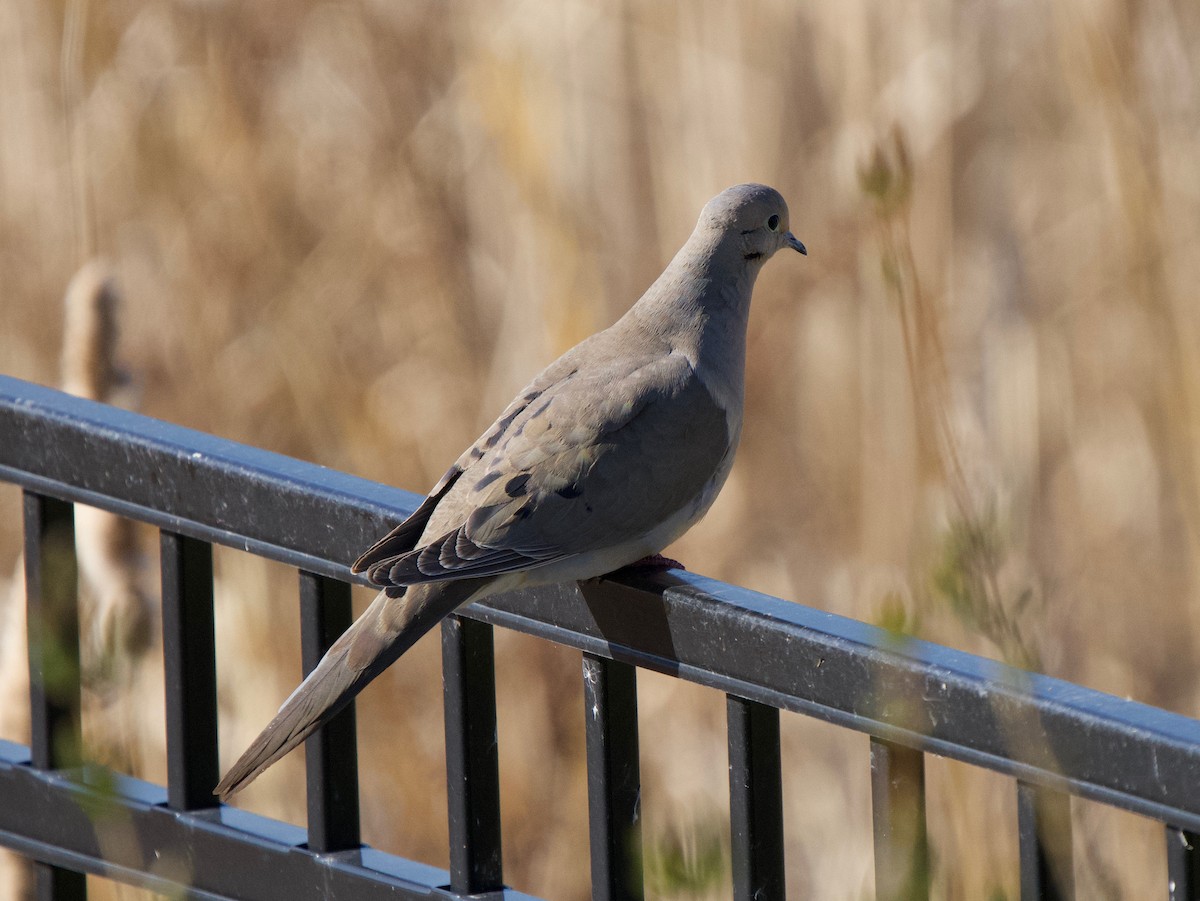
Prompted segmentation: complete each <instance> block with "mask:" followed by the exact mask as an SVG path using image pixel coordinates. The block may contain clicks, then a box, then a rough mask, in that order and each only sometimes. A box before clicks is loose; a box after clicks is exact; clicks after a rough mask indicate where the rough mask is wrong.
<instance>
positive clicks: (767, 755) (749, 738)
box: [726, 695, 784, 901]
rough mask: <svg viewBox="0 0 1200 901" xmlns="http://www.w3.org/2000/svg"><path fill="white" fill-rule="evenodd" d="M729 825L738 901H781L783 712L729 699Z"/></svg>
mask: <svg viewBox="0 0 1200 901" xmlns="http://www.w3.org/2000/svg"><path fill="white" fill-rule="evenodd" d="M726 714H727V717H728V721H729V821H730V845H731V848H730V850H731V856H732V864H733V898H734V901H776V899H778V901H782V899H783V898H784V867H783V777H782V774H781V771H780V752H779V711H778V710H777V709H776V708H774V707H768V706H766V705H764V704H759V703H756V702H755V701H747V700H744V699H743V698H738V697H734V696H733V695H729V696H727V698H726Z"/></svg>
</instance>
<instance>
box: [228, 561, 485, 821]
mask: <svg viewBox="0 0 1200 901" xmlns="http://www.w3.org/2000/svg"><path fill="white" fill-rule="evenodd" d="M489 581H490V580H487V579H464V580H463V581H460V582H438V583H435V584H430V585H418V586H415V587H413V588H409V589H408V591H407V592H405V594H404V595H402V596H401V597H397V598H393V597H388V596H387V593H386V592H381V593H380V595H379V596H378V597H377V598H375V600H374V601H373V602H372V603H371V606H370V607H368V608H367V610H366V612H365V613H363V615H362V616H360V617H359V618H358V619H357V620H355V622H354V624H353V625H352V626H350V628H349V629H347V630H346V631H345V632H344V633H343V634H342V637H341V638H339V639H338V640H337V641H336V642H334V643H333V646H332V647H331V648H330V649H329V650H328V651H326V653H325V656H324V657H322V658H321V662H320V663H319V664H317V667H316V669H314V670H313V671H312V672H311V673H309V675H308V678H306V679H305V680H304V681H303V682H302V683H300V687H299V688H297V689H296V690H295V691H294V692H292V694H291V696H290V697H289V698H288V699H287V700H286V701H284V702H283V706H282V707H280V708H279V712H278V713H277V714H275V718H274V719H272V720H271V722H270V723H269V724H267V728H265V729H263V731H262V732H261V733H260V734H259V736H258V738H256V739H255V740H254V741H253V742H252V743H251V745H250V747H249V748H247V749H246V751H245V753H244V754H242V756H241V757H240V758H239V759H238V762H237V763H235V764H234V765H233V766H232V767H231V768H230V770H229V772H228V773H226V774H225V778H224V779H222V780H221V782H220V784H219V785H218V786H217V787H216V789H214V791H213V794H215V795H218V796H220V798H221V800H222V801H228V800H229V799H230V798H231V797H233V796H234V795H235V794H237V793H238V792H239V791H241V790H242V789H243V788H245V787H246V786H247V785H249V784H250V783H251V782H253V781H254V780H255V779H256V778H257V777H258V775H259V773H261V772H262V771H263V770H265V769H266V768H267V767H269V766H270V765H271V764H273V763H274V762H275V761H276V760H279V758H281V757H283V755H285V754H287V753H288V752H289V751H291V750H292V749H293V748H295V747H296V746H297V745H299V744H300V743H301V742H302V741H304V739H306V738H308V736H310V735H311V734H312V733H313V732H315V731H316V730H317V729H318V728H319V727H321V726H323V725H324V724H325V723H327V722H328V721H329V720H330V719H331V718H332V717H333V716H334V714H336V713H337V712H338V711H340V710H341V709H342V708H343V707H345V706H346V705H347V704H348V703H350V701H351V700H352V699H353V698H354V696H355V695H357V694H358V693H359V692H360V691H362V690H363V688H365V687H366V685H367V683H368V682H370V681H371V680H372V679H374V678H375V677H376V676H378V675H379V674H380V673H381V672H383V671H384V670H385V669H387V668H388V667H389V666H391V664H392V663H393V662H395V660H396V659H397V658H398V657H399V656H400V655H401V654H403V653H404V652H405V651H407V650H408V649H409V648H410V647H412V646H413V644H415V643H416V641H417V639H418V638H420V637H421V636H422V635H424V634H425V633H426V632H428V631H429V630H430V629H432V628H433V627H434V626H435V625H437V623H438V622H439V621H441V619H442V618H443V617H445V616H448V615H449V614H450V613H452V612H453V611H454V610H455V609H456V608H458V607H459V606H461V605H463V604H465V603H466V602H467V601H469V600H472V599H473V598H474V597H475V596H476V595H478V594H481V593H482V592H481V589H483V588H484V587H486V585H487V584H488V582H489Z"/></svg>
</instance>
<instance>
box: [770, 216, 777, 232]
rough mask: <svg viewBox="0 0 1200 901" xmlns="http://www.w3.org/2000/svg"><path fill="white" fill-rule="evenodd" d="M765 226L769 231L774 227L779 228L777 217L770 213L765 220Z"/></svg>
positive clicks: (773, 229)
mask: <svg viewBox="0 0 1200 901" xmlns="http://www.w3.org/2000/svg"><path fill="white" fill-rule="evenodd" d="M767 228H769V229H770V230H771V231H775V229H777V228H779V217H778V216H775V215H772V216H771V218H770V219H768V220H767Z"/></svg>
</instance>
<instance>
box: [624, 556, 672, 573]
mask: <svg viewBox="0 0 1200 901" xmlns="http://www.w3.org/2000/svg"><path fill="white" fill-rule="evenodd" d="M623 568H624V569H639V570H643V571H645V570H651V571H655V572H666V571H668V570H672V569H682V570H683V571H684V572H687V567H686V566H684V565H683V564H682V563H680V562H679V561H678V560H672V559H671V558H670V557H664V556H663V555H662V554H651V555H650V556H649V557H643V558H642V559H641V560H635V561H633V562H632V563H630V564H629V565H628V566H626V567H623Z"/></svg>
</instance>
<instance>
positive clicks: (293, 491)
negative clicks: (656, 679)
mask: <svg viewBox="0 0 1200 901" xmlns="http://www.w3.org/2000/svg"><path fill="white" fill-rule="evenodd" d="M0 479H3V480H6V481H10V482H13V483H15V484H17V485H19V486H21V487H22V488H23V489H24V491H25V505H24V511H25V512H24V515H25V528H26V545H25V562H26V578H27V591H28V604H29V614H30V615H29V622H30V628H31V643H30V647H31V652H30V673H31V704H32V710H31V712H32V722H33V727H32V744H31V746H30V747H28V748H26V747H24V746H21V745H16V744H13V743H11V742H2V741H0V845H6V846H8V847H10V848H13V849H15V850H17V851H18V852H20V853H22V854H24V855H27V856H28V857H30V858H33V859H34V860H35V861H38V862H39V863H38V867H39V873H38V878H39V886H40V888H39V891H40V892H42V893H43V894H42V897H47V898H50V897H53V898H79V897H83V894H84V883H83V880H82V877H81V876H80V875H79V874H81V873H97V874H102V875H105V876H108V877H111V878H114V879H118V880H123V881H126V882H129V883H134V884H138V885H143V886H146V887H149V888H151V889H154V890H157V891H162V892H166V893H175V894H178V893H179V892H180V891H184V892H185V893H187V894H189V895H190V896H193V897H197V898H287V899H288V901H297V899H305V898H355V899H358V898H376V897H379V898H383V897H388V898H397V897H399V898H412V899H416V898H427V897H430V896H431V895H433V896H435V897H454V896H462V895H470V894H481V893H486V892H492V893H496V894H495V895H494V897H507V898H520V897H524V896H522V895H520V894H519V893H517V892H515V891H513V890H511V889H507V888H504V886H503V873H502V868H501V833H500V815H499V812H500V811H499V807H500V800H499V798H500V792H499V773H498V770H499V766H498V758H497V749H496V742H495V736H496V704H495V685H494V674H493V644H492V627H493V626H500V627H503V628H509V629H516V630H519V631H522V632H526V633H529V634H532V635H535V636H539V637H541V638H545V639H548V640H552V641H556V642H560V643H562V644H564V645H568V646H570V647H573V648H576V649H578V650H580V651H582V652H583V691H584V693H585V699H586V708H585V710H586V726H585V728H586V737H587V770H588V794H589V822H590V832H591V858H592V859H591V871H592V893H593V897H594V898H596V899H623V898H637V897H641V894H642V889H641V885H642V881H641V856H640V846H641V843H640V835H639V824H640V822H641V816H640V810H639V805H640V798H641V792H640V778H639V770H638V733H637V684H636V670H637V668H639V667H641V668H645V669H650V670H655V671H657V672H662V673H667V674H670V675H672V676H676V677H678V678H681V679H685V680H688V681H692V682H696V683H699V684H701V685H706V686H709V687H710V688H712V689H714V690H717V691H721V692H724V693H725V694H726V695H727V711H728V743H729V761H730V770H729V772H730V815H731V819H732V822H731V836H732V839H731V841H732V847H731V859H732V870H733V896H734V898H735V899H738V901H742V899H746V901H749V899H757V901H767V899H772V898H782V897H783V891H784V888H783V886H784V858H783V847H784V843H783V809H782V784H781V783H782V778H781V761H780V743H779V711H780V710H790V711H796V712H800V713H804V714H808V715H811V716H816V717H820V718H822V719H824V720H827V721H829V722H832V723H835V724H837V725H840V726H844V727H848V728H851V729H855V730H858V731H861V732H865V733H868V734H869V735H870V736H871V756H870V779H871V785H872V795H873V817H874V843H875V862H876V883H877V891H878V897H879V898H881V899H884V898H886V899H901V898H902V899H915V898H924V897H927V896H928V893H929V856H928V842H927V838H926V828H925V791H924V781H925V776H924V755H925V754H926V753H936V754H940V755H943V756H946V757H950V758H954V759H956V760H960V761H965V762H967V763H970V764H974V765H976V766H980V767H985V768H988V769H990V770H994V771H996V772H999V773H1003V774H1006V775H1008V776H1011V777H1012V778H1013V779H1014V791H1015V792H1016V794H1017V798H1018V830H1019V838H1020V867H1021V897H1022V898H1023V899H1035V898H1044V899H1052V898H1067V897H1071V896H1072V894H1073V889H1072V882H1073V878H1072V862H1071V859H1070V847H1071V841H1070V809H1069V800H1070V796H1072V795H1074V796H1078V797H1082V798H1088V799H1092V800H1096V801H1101V802H1104V803H1107V804H1111V805H1113V806H1116V807H1119V808H1123V809H1125V810H1129V811H1133V812H1135V813H1138V814H1141V815H1143V816H1147V817H1151V818H1153V819H1155V820H1158V821H1159V822H1161V823H1163V824H1164V827H1165V830H1166V838H1165V840H1166V843H1167V860H1168V872H1167V873H1164V874H1163V876H1164V891H1163V895H1164V896H1165V897H1169V898H1171V899H1200V879H1198V876H1200V874H1198V873H1197V860H1198V859H1200V856H1198V854H1197V851H1196V841H1195V834H1196V833H1197V832H1200V722H1197V721H1196V720H1193V719H1189V718H1187V717H1183V716H1179V715H1176V714H1172V713H1168V712H1166V711H1163V710H1159V709H1156V708H1152V707H1148V706H1145V705H1142V704H1138V703H1134V702H1131V701H1125V700H1121V699H1118V698H1115V697H1112V696H1110V695H1105V694H1102V693H1100V692H1096V691H1091V690H1088V689H1085V688H1081V687H1079V686H1076V685H1073V684H1070V683H1067V682H1063V681H1060V680H1057V679H1051V678H1048V677H1044V676H1039V675H1034V674H1029V673H1025V672H1021V671H1018V670H1014V669H1011V668H1009V667H1006V666H1003V665H1001V664H998V663H995V662H993V661H990V660H986V659H983V658H979V657H975V656H972V655H969V654H965V653H961V652H958V651H954V650H951V649H948V648H944V647H940V646H937V645H933V644H929V643H927V642H922V641H917V640H909V639H904V638H899V637H897V636H895V635H892V634H891V633H888V632H886V631H884V630H881V629H878V628H875V627H873V626H869V625H866V624H864V623H860V622H856V621H854V620H848V619H845V618H843V617H838V616H834V615H832V614H827V613H823V612H821V611H818V610H813V609H811V608H807V607H803V606H800V605H798V604H793V603H789V602H785V601H782V600H779V599H776V598H772V597H767V596H764V595H761V594H756V593H754V592H750V591H746V590H744V589H740V588H737V587H734V586H729V585H725V584H722V583H719V582H715V581H712V580H710V579H705V578H703V577H700V576H696V575H691V574H688V573H667V574H646V575H641V576H635V575H630V576H628V577H622V579H621V580H619V581H618V580H611V579H610V580H601V581H597V582H589V583H585V584H583V585H574V584H570V585H559V586H553V587H550V588H545V589H538V590H531V591H523V592H516V593H513V594H509V595H504V596H500V597H496V598H492V599H489V600H488V601H486V602H483V603H480V604H476V605H473V606H472V607H470V608H468V609H467V610H466V611H464V612H463V613H462V615H461V616H455V617H451V618H450V619H449V620H447V622H446V623H445V625H444V627H443V631H442V656H443V670H444V676H445V723H446V755H447V771H448V800H449V807H450V810H449V823H450V832H451V840H450V869H449V871H448V872H447V871H443V870H440V869H437V868H434V867H430V866H426V865H424V864H420V863H415V862H412V861H407V860H402V859H400V858H397V857H393V856H390V855H385V854H382V853H380V852H378V851H375V850H373V849H370V848H366V847H362V846H360V844H359V823H358V795H357V791H358V790H357V771H356V752H355V738H354V733H355V728H354V715H353V709H352V708H351V709H350V710H348V711H347V712H346V713H344V714H343V715H341V716H340V717H339V718H338V719H337V720H335V721H334V722H333V723H331V724H330V725H329V726H327V727H326V728H325V729H324V730H322V732H321V733H319V734H318V735H317V736H315V737H314V738H313V739H310V740H309V742H308V745H307V766H308V799H309V803H308V829H307V833H306V832H305V830H302V829H298V828H296V827H294V826H290V825H286V824H283V823H279V822H276V821H273V820H269V819H266V818H264V817H260V816H256V815H253V814H250V813H246V812H243V811H239V810H236V809H233V808H228V807H223V806H220V805H217V804H216V803H215V801H214V799H213V797H212V795H211V794H210V792H211V789H212V786H213V785H214V784H215V782H216V778H217V735H216V675H215V669H214V647H213V644H214V642H213V613H212V545H213V544H214V543H216V544H223V545H230V546H233V547H236V548H239V549H243V550H249V551H252V552H253V553H256V554H259V555H262V556H264V557H268V558H270V559H273V560H278V561H282V562H284V563H287V564H290V565H293V566H295V567H296V568H297V569H298V570H299V571H300V598H301V620H302V623H301V626H302V643H303V659H304V665H305V667H306V669H307V668H310V667H312V666H313V665H315V663H316V661H317V660H318V659H319V657H320V655H321V653H322V652H323V650H324V649H325V648H326V647H327V646H328V645H329V644H330V642H331V641H332V640H333V639H334V638H335V637H336V636H337V635H338V634H339V633H340V632H341V630H342V629H343V628H345V626H346V625H347V624H348V623H349V620H350V603H349V586H348V581H349V580H350V579H351V576H350V573H349V571H348V568H347V566H346V564H345V563H343V562H342V561H348V560H351V559H353V557H354V556H355V554H356V553H357V551H358V550H359V549H361V548H362V547H364V546H366V545H368V544H369V543H370V542H371V541H372V540H373V539H374V538H375V537H376V536H377V535H378V534H380V533H381V532H383V531H385V530H386V529H387V528H389V527H390V526H391V525H393V524H394V523H395V522H396V521H397V520H398V519H400V518H401V517H403V516H404V515H406V514H407V513H408V512H410V511H411V510H412V509H413V507H414V503H415V501H416V500H418V499H417V498H415V497H414V496H413V495H410V494H408V493H405V492H402V491H399V490H396V489H393V488H388V487H386V486H382V485H378V484H375V483H370V482H367V481H364V480H362V479H357V478H354V477H351V476H348V475H345V474H342V473H338V472H335V471H332V470H328V469H325V468H323V467H320V466H314V465H310V464H306V463H301V462H298V461H296V460H292V459H289V458H286V457H282V456H279V455H276V454H271V453H267V452H265V451H262V450H258V449H255V448H250V447H245V446H243V445H239V444H236V443H233V442H230V441H224V440H221V439H218V438H215V437H213V436H210V435H205V434H202V433H199V432H195V431H191V430H189V429H184V428H181V427H178V426H173V425H169V424H166V423H162V422H159V421H156V420H152V419H148V418H146V417H143V416H138V415H136V414H132V413H128V412H124V411H121V410H116V409H113V408H110V407H106V406H103V405H100V404H96V403H92V402H89V401H84V400H79V399H76V398H73V397H69V396H67V395H64V394H61V393H59V392H57V391H53V390H50V389H46V388H42V387H38V386H35V385H31V384H28V383H25V382H20V381H17V380H15V379H11V378H6V377H0ZM75 502H81V503H86V504H91V505H94V506H97V507H101V508H103V509H107V510H110V511H112V512H115V513H118V514H121V515H124V516H128V517H132V518H134V519H138V520H142V521H144V522H148V523H151V524H153V525H155V526H157V527H158V528H159V529H160V530H161V533H162V550H161V552H162V574H163V576H162V579H163V632H164V653H165V657H166V670H165V672H166V703H167V762H168V779H167V785H166V786H165V787H164V786H157V785H152V784H149V783H146V782H143V781H140V780H137V779H132V778H129V777H126V776H122V775H118V774H108V773H102V774H97V772H96V771H95V769H94V768H89V767H85V766H82V765H81V763H80V756H79V749H80V744H79V741H78V734H79V681H78V659H77V658H78V652H77V648H78V624H77V619H76V616H77V614H76V605H75V584H74V580H75V577H74V575H73V568H72V567H73V553H74V550H73V547H74V544H73V535H72V526H71V522H72V506H71V505H72V504H73V503H75ZM39 630H40V631H39ZM51 633H53V634H51ZM51 647H53V648H57V649H58V650H57V651H55V653H56V655H57V658H56V661H55V665H54V666H50V665H49V664H48V661H47V660H46V659H43V656H40V655H45V654H46V653H48V652H47V650H46V649H47V648H51ZM63 648H65V649H68V653H66V655H65V656H66V658H67V660H68V665H66V666H64V665H62V657H63V653H62V649H63ZM71 649H75V650H74V652H73V653H74V667H73V668H72V666H71V665H70V663H71V657H72V653H71ZM64 673H65V674H66V675H65V676H64ZM51 677H53V678H51ZM864 778H867V774H866V773H865V772H864ZM101 801H102V802H103V804H104V805H107V806H108V809H113V808H115V809H119V811H120V814H121V817H122V818H123V822H124V823H126V824H127V825H128V826H130V828H132V830H133V834H134V835H135V836H136V838H137V840H136V841H134V842H123V843H111V842H110V843H105V842H103V841H101V839H100V837H99V836H98V832H99V831H100V826H99V825H98V821H97V819H96V816H95V811H96V809H97V805H98V804H99V803H100V802H101ZM172 858H173V859H184V860H187V861H188V862H189V866H188V870H187V874H186V879H183V877H180V876H178V875H172V874H169V873H164V872H163V870H162V868H161V867H160V866H159V865H158V864H157V861H159V860H160V859H172Z"/></svg>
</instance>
